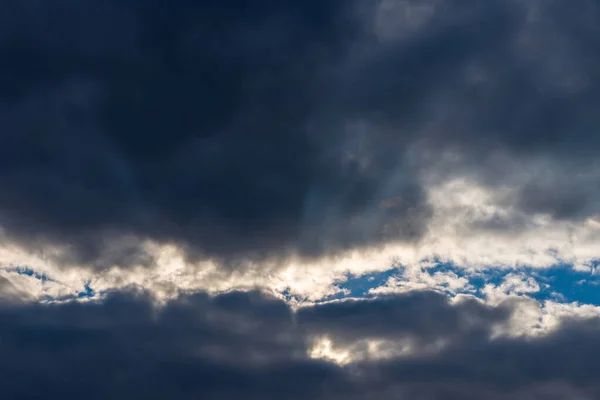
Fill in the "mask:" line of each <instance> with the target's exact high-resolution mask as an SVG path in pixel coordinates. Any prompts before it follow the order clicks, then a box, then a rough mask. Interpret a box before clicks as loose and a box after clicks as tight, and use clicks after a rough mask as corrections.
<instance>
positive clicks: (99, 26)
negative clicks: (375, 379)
mask: <svg viewBox="0 0 600 400" xmlns="http://www.w3.org/2000/svg"><path fill="white" fill-rule="evenodd" d="M379 4H380V3H379V2H376V1H373V2H369V1H341V0H333V1H317V0H304V1H295V0H294V1H292V0H290V1H273V0H260V1H257V2H252V4H250V3H247V2H243V1H235V2H233V3H232V2H229V3H227V4H226V5H225V4H224V3H222V2H218V1H212V0H210V1H188V0H179V1H172V2H161V1H141V0H138V1H136V0H126V1H116V0H115V1H103V2H99V1H94V2H80V1H70V0H59V1H54V2H43V1H38V2H23V1H17V0H8V1H4V2H2V5H0V7H1V9H0V15H1V17H0V18H1V19H2V20H1V21H0V22H1V23H0V26H1V28H0V57H1V59H2V60H3V61H2V63H1V64H0V127H1V128H0V129H2V131H1V135H0V186H2V191H0V223H1V224H2V226H3V227H4V228H5V229H6V233H7V235H8V237H9V238H10V239H11V240H17V241H19V242H20V243H23V244H26V245H28V246H31V247H36V246H42V247H43V246H44V245H47V244H51V245H54V244H58V245H63V246H66V248H67V249H69V252H70V254H71V255H72V256H73V257H75V258H76V259H78V260H79V261H89V262H91V263H92V264H94V265H96V266H98V267H102V266H108V265H112V264H114V263H117V264H121V265H128V264H132V263H142V264H144V263H150V262H151V261H152V260H151V259H150V258H149V256H148V255H147V254H144V252H143V251H142V250H140V247H139V246H138V243H137V240H140V239H145V238H149V239H154V240H158V241H161V242H169V243H177V244H179V245H181V246H182V247H184V248H186V249H187V250H188V253H189V254H191V255H203V256H208V257H215V258H218V259H230V260H238V259H241V258H242V259H243V258H247V257H270V256H285V255H286V254H289V253H300V254H301V255H304V256H318V255H322V254H323V253H326V252H331V251H336V250H340V249H346V248H355V247H360V246H363V245H372V244H378V243H384V242H387V241H390V240H397V239H403V240H405V239H408V240H415V239H418V238H419V237H420V236H421V235H422V234H423V232H424V231H425V230H426V228H427V220H428V216H429V215H430V211H429V210H428V205H427V204H426V201H425V198H424V193H423V188H422V187H421V186H420V184H419V179H418V176H419V172H421V168H430V167H431V166H432V165H435V164H436V160H437V159H438V158H439V156H440V155H442V154H443V153H444V152H445V151H448V150H453V151H459V152H460V154H461V155H462V158H461V159H460V160H461V161H460V162H459V163H458V164H457V165H453V166H450V167H449V168H445V169H444V170H443V174H442V172H439V171H438V172H439V173H440V174H442V175H444V176H446V175H450V176H451V175H452V174H458V173H467V174H469V175H471V176H474V177H475V178H476V179H478V180H479V181H480V182H482V183H484V184H487V185H491V186H493V185H497V184H500V183H506V182H507V181H508V183H511V182H512V181H511V180H510V179H512V178H510V179H509V177H507V172H506V170H505V169H504V167H498V166H497V165H492V164H493V163H492V162H491V161H490V157H491V156H493V155H495V154H497V153H502V154H507V159H508V160H511V161H510V162H511V163H514V164H515V165H521V166H522V168H523V174H530V175H531V176H532V178H531V180H530V181H529V182H526V183H521V184H520V186H518V188H517V190H516V191H515V196H514V198H512V199H511V202H513V203H514V204H516V205H517V206H518V207H520V208H521V209H522V210H523V211H524V212H526V213H535V212H547V213H549V214H551V215H553V216H555V217H557V218H564V219H573V218H581V217H585V216H588V215H590V214H592V213H594V212H597V211H599V210H598V206H597V205H598V204H600V201H597V200H598V199H600V194H599V193H598V191H597V190H596V189H593V188H592V189H590V188H589V186H590V182H592V183H593V182H595V179H596V177H597V175H594V174H592V175H586V176H584V177H582V176H581V173H582V172H589V171H590V169H591V167H592V166H593V160H594V157H595V156H596V155H597V149H598V145H599V144H600V142H599V141H598V138H599V137H600V135H598V134H597V133H596V130H597V128H598V126H599V124H598V117H597V112H596V109H597V106H598V105H599V104H598V103H599V100H600V96H599V95H600V90H599V89H600V88H599V86H598V82H599V80H598V73H599V72H598V71H600V68H598V66H599V61H600V53H599V50H598V49H599V48H600V47H598V44H599V43H598V41H597V39H596V38H597V37H599V35H598V26H600V25H599V24H597V21H598V19H599V17H600V6H599V3H598V2H597V1H593V0H590V1H582V2H581V3H579V4H578V5H577V6H574V5H573V3H572V2H568V1H562V0H559V1H553V2H547V1H530V2H526V1H519V0H506V1H501V0H490V1H485V2H481V1H474V0H465V1H459V2H454V1H430V2H422V3H419V4H420V5H421V6H422V7H425V8H426V7H428V6H429V7H431V11H430V12H429V13H428V14H427V15H428V16H427V18H423V19H422V21H421V20H420V21H419V23H416V22H414V21H413V20H411V19H410V18H411V15H413V14H411V13H410V12H408V11H407V10H408V7H411V6H412V7H414V6H416V5H419V4H417V2H416V1H396V2H394V1H388V2H386V4H388V6H389V5H390V4H391V7H392V8H393V7H395V8H397V9H401V10H404V11H405V12H398V13H394V14H393V15H398V16H399V17H398V18H399V19H398V20H397V21H395V20H390V19H388V20H386V22H385V23H387V24H388V25H390V26H388V27H387V28H385V29H384V28H382V27H381V26H379V25H378V24H379V23H380V22H378V21H379V19H378V18H379V17H377V15H378V14H377V7H378V6H379ZM400 16H404V17H403V18H404V19H401V18H400ZM404 26H407V28H406V29H397V28H398V27H404ZM408 27H410V28H408ZM394 29H395V30H396V31H397V33H396V35H395V36H394V34H390V33H389V32H392V33H393V32H394ZM383 30H386V31H387V32H388V33H387V34H386V35H384V36H385V37H383V36H381V31H383ZM415 149H416V150H415ZM538 162H545V163H547V164H548V165H552V168H550V169H547V170H545V172H544V175H543V176H542V177H541V178H540V177H538V176H537V175H535V174H533V173H532V171H531V170H530V169H531V168H533V167H532V163H533V164H535V163H538ZM535 165H537V164H535ZM571 175H576V178H574V179H570V178H569V179H568V183H569V185H565V184H566V183H567V181H565V178H564V177H565V176H571ZM542 178H543V179H542ZM594 186H597V185H594ZM389 199H401V200H402V201H399V202H397V204H398V205H397V206H394V207H381V206H380V205H381V204H387V203H386V201H388V200H389ZM124 237H125V238H127V240H126V241H122V240H121V239H122V238H124ZM234 264H235V263H234Z"/></svg>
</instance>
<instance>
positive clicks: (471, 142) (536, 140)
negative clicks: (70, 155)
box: [348, 0, 600, 220]
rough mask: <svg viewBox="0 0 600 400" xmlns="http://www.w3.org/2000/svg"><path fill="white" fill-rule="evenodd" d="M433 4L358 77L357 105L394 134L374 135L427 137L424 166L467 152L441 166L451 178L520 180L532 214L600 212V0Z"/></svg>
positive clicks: (524, 206) (418, 154) (521, 204)
mask: <svg viewBox="0 0 600 400" xmlns="http://www.w3.org/2000/svg"><path fill="white" fill-rule="evenodd" d="M390 3H394V2H393V1H391V2H390ZM409 3H413V2H409ZM414 3H416V2H414ZM395 4H396V6H397V7H401V5H400V2H396V3H395ZM425 4H429V5H431V6H432V7H433V11H432V12H431V15H430V16H429V18H427V19H426V20H425V21H424V22H423V23H422V26H421V28H420V29H418V30H417V32H416V33H414V32H413V33H412V34H411V35H406V34H405V35H400V36H398V38H396V40H391V41H390V40H388V42H386V45H385V46H382V47H381V48H379V49H377V50H374V51H372V52H371V53H369V55H368V57H366V58H365V61H364V62H363V63H362V64H360V66H361V67H360V68H357V69H356V71H354V72H353V74H351V75H350V77H351V79H354V80H358V82H359V84H358V85H356V86H354V87H353V90H354V91H355V92H352V95H350V96H349V97H348V98H349V99H350V100H351V103H349V105H350V107H351V109H352V110H354V111H355V113H356V114H358V115H364V116H365V118H367V119H369V120H370V121H372V124H374V126H379V127H384V128H382V129H380V131H384V132H391V134H387V135H383V136H384V137H382V138H381V137H378V138H376V139H374V140H376V141H380V142H382V143H384V142H385V141H388V142H389V143H396V146H389V148H390V149H393V148H398V146H400V147H401V146H403V145H406V144H416V145H417V146H416V147H415V149H416V151H413V152H412V155H411V156H412V157H413V158H414V159H415V160H417V161H416V162H417V164H420V165H422V166H423V167H425V168H427V167H429V165H428V164H434V165H435V164H436V162H437V161H438V160H437V158H442V157H443V155H444V152H447V151H452V152H454V153H455V154H459V155H460V159H459V160H458V161H456V162H455V163H454V164H453V165H452V164H450V165H447V164H443V169H441V170H438V171H436V173H437V174H439V175H440V176H441V177H442V179H447V178H448V177H451V176H453V175H456V174H462V175H466V176H468V177H472V178H475V179H476V180H478V181H479V182H480V183H482V184H485V185H489V186H492V187H494V186H496V185H500V184H508V185H515V187H516V191H515V195H514V196H513V197H512V198H511V199H510V201H511V205H516V206H517V207H518V208H519V209H521V210H522V211H523V212H525V213H536V212H543V213H548V214H550V215H552V216H553V217H555V218H558V219H566V220H573V219H579V218H585V217H587V216H590V215H593V214H595V213H597V212H598V211H600V209H599V208H598V204H600V203H599V202H598V200H599V199H600V192H599V191H598V189H597V187H598V185H596V184H595V182H597V181H598V179H599V177H600V174H599V173H598V169H597V165H596V161H595V159H596V158H597V156H598V154H599V150H598V149H600V134H599V133H598V130H599V128H600V119H599V117H598V113H597V109H598V107H599V106H600V86H599V82H600V76H599V75H598V71H600V69H599V68H598V67H599V66H600V43H599V42H598V39H597V38H598V37H600V36H599V32H598V26H599V25H598V20H600V2H598V1H595V0H591V1H583V2H580V3H578V4H577V5H576V6H575V5H574V3H572V2H568V1H560V0H559V1H551V2H547V1H519V0H508V1H487V2H478V1H460V2H451V1H441V2H425ZM356 114H355V115H356ZM515 166H518V170H517V171H515V169H517V168H515ZM515 175H516V176H515ZM527 177H529V178H527Z"/></svg>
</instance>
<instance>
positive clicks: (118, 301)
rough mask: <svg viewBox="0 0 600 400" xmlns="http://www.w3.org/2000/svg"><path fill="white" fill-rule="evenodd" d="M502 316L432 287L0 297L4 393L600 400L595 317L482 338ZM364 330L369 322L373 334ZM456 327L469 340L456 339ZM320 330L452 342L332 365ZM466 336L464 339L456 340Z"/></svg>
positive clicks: (348, 336)
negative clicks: (357, 297) (160, 297)
mask: <svg viewBox="0 0 600 400" xmlns="http://www.w3.org/2000/svg"><path fill="white" fill-rule="evenodd" d="M396 307H397V308H396ZM419 310H421V312H417V311H419ZM509 311H510V308H508V307H504V308H502V309H493V308H490V307H488V306H485V305H482V304H480V303H476V302H472V303H469V302H467V303H462V304H458V305H452V306H451V305H449V304H448V299H447V298H445V297H444V296H442V295H440V294H433V293H413V294H409V295H401V296H396V297H390V298H386V299H379V300H377V299H376V300H365V301H355V302H349V303H344V302H341V303H332V304H327V305H322V306H315V307H313V308H309V309H304V310H302V311H301V312H300V314H296V315H295V314H294V313H293V312H292V311H291V310H290V309H289V308H288V306H287V305H286V304H285V303H283V302H281V301H279V300H276V299H272V298H268V297H265V296H263V295H260V294H258V293H230V294H225V295H220V296H217V297H213V298H211V297H208V296H206V295H204V294H196V295H191V296H187V297H182V298H180V299H178V300H173V301H171V302H169V303H168V304H166V305H165V307H164V308H155V307H153V306H152V305H151V302H150V299H149V298H146V297H145V296H144V295H143V294H139V293H138V294H134V293H128V294H126V293H120V294H119V293H114V294H112V295H109V296H108V298H107V299H105V300H103V301H101V302H88V303H63V304H53V305H31V304H29V305H14V304H13V305H10V304H3V305H1V306H0V319H1V320H2V324H0V355H1V357H0V378H1V380H2V385H0V396H1V397H2V398H6V399H17V398H31V399H33V398H44V399H59V398H60V399H70V398H76V397H77V398H79V397H81V396H85V397H86V398H89V399H104V398H111V399H121V398H123V399H125V398H148V399H154V398H165V397H168V398H172V399H192V398H198V397H202V398H207V399H213V398H214V399H237V398H249V399H255V398H256V399H271V398H273V399H275V398H277V399H280V398H291V399H296V398H297V399H308V398H310V399H342V398H344V399H348V398H350V399H354V398H355V399H365V398H383V399H387V398H390V399H391V398H394V399H396V398H404V397H403V396H405V397H407V398H411V399H454V398H479V399H512V398H524V399H531V398H538V397H535V396H543V395H544V394H549V393H550V394H552V395H553V396H555V397H553V398H555V399H568V398H573V397H572V396H574V395H576V394H579V395H587V396H592V397H595V396H597V395H598V394H600V392H599V390H600V388H599V387H598V385H597V384H596V383H595V382H596V379H595V375H594V371H596V370H597V368H598V367H599V365H598V363H599V362H600V361H599V360H600V358H598V357H599V356H600V354H599V350H600V347H599V345H598V340H597V335H598V332H599V328H600V327H599V325H598V323H597V321H593V320H588V321H573V322H567V323H565V325H564V326H563V327H562V328H560V329H559V330H558V331H557V332H555V333H553V334H551V335H550V336H547V337H544V338H538V339H496V340H494V341H490V340H489V339H488V337H489V333H490V329H491V327H492V326H493V324H495V323H500V322H503V321H506V319H507V318H508V317H509V316H510V312H509ZM473 321H475V322H473ZM371 325H373V326H375V327H376V329H374V330H373V331H371V330H369V329H368V327H369V326H371ZM458 331H460V332H462V333H463V335H458V336H457V335H455V333H456V332H458ZM323 334H327V335H328V336H329V337H331V338H332V339H333V340H336V341H338V339H339V340H341V342H339V341H338V343H343V342H344V341H345V340H352V339H353V340H361V339H365V338H371V339H373V338H386V339H388V340H392V341H393V340H397V339H402V338H413V339H419V338H436V339H445V340H446V341H447V346H446V347H445V348H444V349H442V350H441V351H439V352H435V353H432V354H428V355H426V356H410V355H407V356H404V357H402V358H393V359H388V360H372V361H359V362H357V363H354V364H351V365H348V366H346V367H338V366H335V365H333V364H330V363H327V362H324V361H318V360H311V359H309V358H308V356H307V351H308V349H309V346H310V340H311V339H312V337H314V336H315V335H323ZM468 336H470V339H471V340H468V341H467V340H462V339H464V338H465V337H468ZM519 396H521V397H519ZM545 398H548V397H545ZM583 398H586V397H583ZM590 398H591V397H590Z"/></svg>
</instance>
